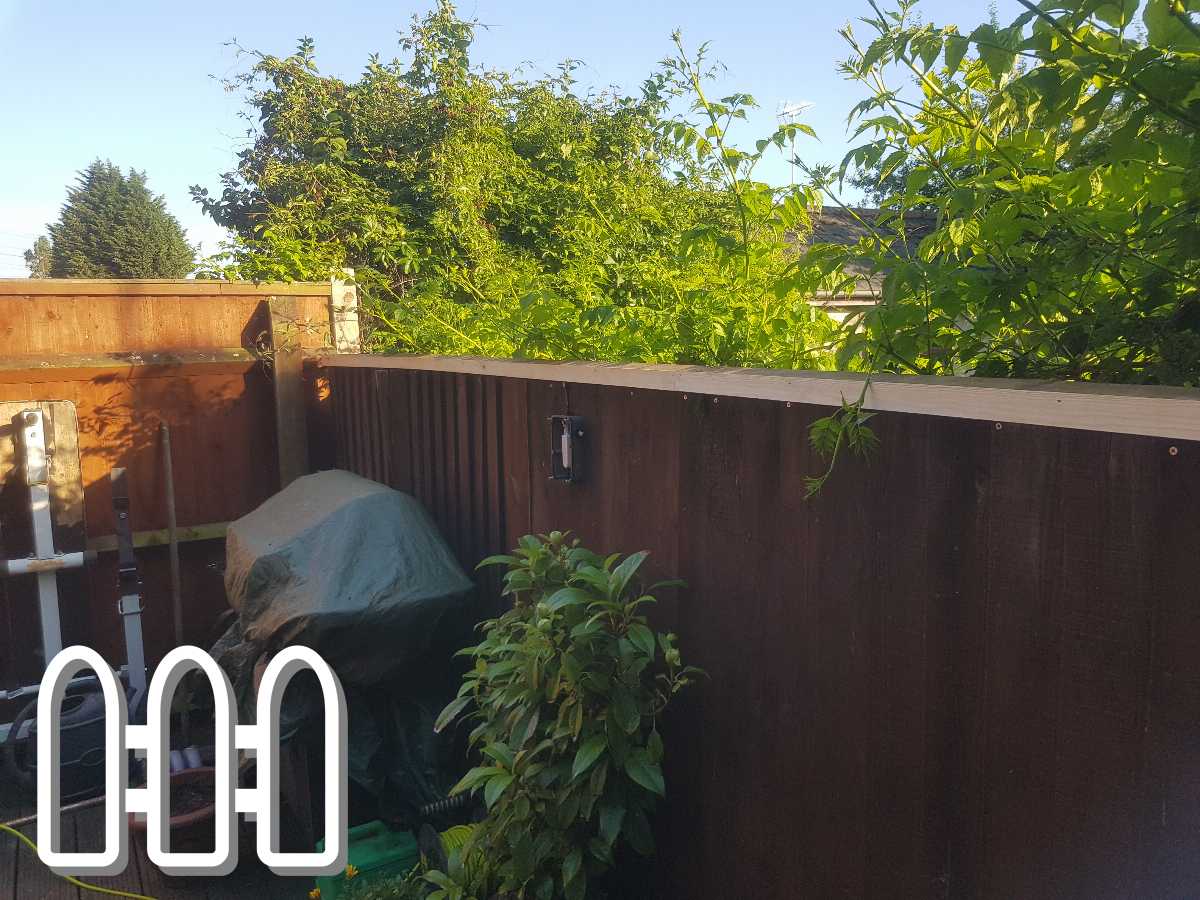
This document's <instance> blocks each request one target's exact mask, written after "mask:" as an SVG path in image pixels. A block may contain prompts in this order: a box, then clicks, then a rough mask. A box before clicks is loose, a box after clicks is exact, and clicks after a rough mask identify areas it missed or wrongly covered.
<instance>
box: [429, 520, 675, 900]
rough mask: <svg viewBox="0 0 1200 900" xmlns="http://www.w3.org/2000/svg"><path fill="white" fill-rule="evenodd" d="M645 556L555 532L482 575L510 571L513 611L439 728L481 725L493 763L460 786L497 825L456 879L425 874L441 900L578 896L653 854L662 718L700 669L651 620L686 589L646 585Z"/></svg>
mask: <svg viewBox="0 0 1200 900" xmlns="http://www.w3.org/2000/svg"><path fill="white" fill-rule="evenodd" d="M646 556H647V554H646V553H644V552H642V553H634V554H632V555H630V556H628V557H625V558H624V559H623V560H622V559H621V558H620V556H619V555H618V554H613V555H611V556H607V557H602V556H599V555H598V554H596V553H593V552H592V551H591V550H588V549H586V548H585V547H582V546H580V543H579V541H578V540H571V539H569V538H568V536H567V535H565V534H563V533H561V532H552V533H550V534H547V535H538V536H533V535H527V536H525V537H523V538H521V541H520V546H518V547H517V549H516V550H514V551H513V554H512V555H507V556H495V557H490V558H489V559H486V560H484V561H483V563H481V564H480V565H505V566H507V567H508V571H507V573H506V574H505V576H504V585H505V586H504V595H505V596H507V597H510V598H511V599H512V608H511V609H509V610H508V611H507V612H505V613H504V614H503V615H501V616H500V617H499V618H497V619H492V620H490V621H488V622H485V623H483V625H482V626H481V628H482V630H483V632H484V639H483V641H482V642H481V643H480V644H479V645H477V646H475V647H470V648H468V649H466V650H464V651H462V652H463V653H464V654H466V655H467V656H469V657H471V658H473V659H474V661H475V665H474V668H472V669H471V671H470V672H468V673H467V675H466V676H465V678H464V681H463V685H462V689H461V690H460V692H459V696H458V698H457V699H455V700H454V701H453V702H452V703H450V705H449V706H447V707H446V709H445V710H444V711H443V712H442V714H441V716H440V717H439V720H438V728H439V729H441V728H445V727H446V726H448V725H449V724H451V723H452V722H456V721H467V722H473V723H475V727H474V730H473V731H472V732H471V736H470V740H471V744H472V745H473V746H474V747H477V748H478V749H479V750H480V751H481V753H482V756H483V757H484V759H483V763H482V764H481V765H479V766H477V767H475V768H473V769H471V770H470V771H469V772H468V773H467V774H466V776H465V777H464V778H463V779H462V780H461V781H460V782H459V783H458V784H457V785H456V786H455V788H454V791H455V792H462V791H478V792H481V793H482V795H483V800H484V802H485V804H486V806H487V810H488V814H487V818H486V819H485V820H484V821H483V822H482V823H480V824H479V825H478V827H477V828H476V831H475V834H474V835H473V837H472V838H471V840H470V841H469V842H468V844H467V845H466V847H464V848H463V851H462V852H461V854H453V855H452V859H451V865H450V867H449V868H450V871H448V872H430V873H427V874H426V878H427V879H428V880H429V881H431V882H432V883H434V884H435V885H436V886H437V890H436V891H435V892H434V893H433V894H431V895H430V896H431V897H434V898H447V900H451V898H467V897H490V896H492V895H493V894H501V895H504V894H511V895H513V896H517V897H532V898H540V900H550V898H557V897H566V898H572V900H578V898H582V897H585V896H587V895H588V894H589V885H595V881H594V879H595V878H596V877H597V876H600V875H602V874H603V873H604V872H606V871H607V870H608V869H610V868H611V867H612V866H613V865H614V862H615V859H616V856H617V854H619V853H620V852H622V849H623V848H624V847H625V846H628V847H630V848H632V849H633V850H634V851H636V852H637V853H640V854H644V855H648V854H650V853H652V852H653V849H654V840H653V835H652V832H651V830H650V823H649V814H650V813H651V811H652V810H653V808H654V806H655V804H656V802H657V801H658V799H659V798H660V797H662V796H663V795H664V793H665V785H664V782H663V773H662V769H661V764H662V759H663V741H662V737H661V736H660V734H659V730H658V723H659V717H660V716H661V715H662V712H663V710H664V709H665V708H666V707H667V705H668V703H669V702H670V700H671V698H672V697H673V696H674V695H675V694H676V693H678V692H679V691H680V690H681V689H683V688H684V687H685V686H686V685H688V684H689V683H690V682H691V681H692V680H693V679H694V677H695V675H696V674H697V671H698V670H696V669H694V668H692V667H688V666H684V665H683V664H682V662H681V660H680V655H679V650H678V649H677V648H676V646H675V637H674V635H671V634H661V633H660V634H656V633H655V632H654V631H652V630H651V628H650V626H649V625H648V624H647V621H646V618H645V617H644V616H643V615H642V610H643V608H644V607H645V606H646V605H648V604H651V603H654V602H655V598H654V597H653V596H652V594H651V593H649V591H653V590H655V589H657V588H659V587H663V586H666V585H668V584H677V582H674V583H671V582H662V583H660V584H657V585H654V586H651V587H649V588H646V589H645V590H643V589H642V587H641V586H640V584H639V581H638V578H637V575H638V571H639V569H640V568H641V566H642V564H643V562H644V561H645V559H646ZM591 893H593V894H594V893H595V891H594V890H592V891H591Z"/></svg>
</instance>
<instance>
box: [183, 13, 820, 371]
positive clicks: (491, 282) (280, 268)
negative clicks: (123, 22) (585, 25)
mask: <svg viewBox="0 0 1200 900" xmlns="http://www.w3.org/2000/svg"><path fill="white" fill-rule="evenodd" d="M474 31H475V26H474V25H473V23H470V22H464V21H462V20H461V19H459V18H458V16H457V15H456V13H455V12H454V9H453V6H452V5H451V4H450V3H448V2H444V0H443V2H441V3H439V5H438V7H437V8H436V9H435V10H434V11H433V12H431V13H430V14H429V15H427V16H425V17H423V18H420V19H418V20H415V21H414V25H413V28H412V29H411V31H410V32H409V33H408V34H407V35H406V36H405V37H404V38H403V40H402V41H401V45H402V50H403V51H404V52H405V56H404V58H403V59H399V60H393V61H391V62H383V61H381V60H380V59H379V58H372V59H371V60H370V62H369V64H368V65H367V68H366V71H365V72H364V73H363V75H362V77H361V78H360V79H359V80H357V81H353V82H346V81H342V80H340V79H337V78H333V77H330V76H326V75H323V74H321V73H320V71H319V70H318V68H317V65H316V60H315V50H314V47H313V44H312V42H311V41H307V40H306V41H304V42H302V43H301V45H300V48H299V50H298V51H297V52H296V53H295V54H293V55H292V56H289V57H286V58H277V57H274V56H265V55H258V56H257V62H256V64H255V65H254V67H253V68H252V69H251V70H250V71H249V72H247V73H246V74H245V75H244V76H243V77H241V78H239V79H238V80H237V81H236V82H235V83H234V84H233V85H231V86H232V87H234V88H236V89H240V90H244V91H245V93H246V96H247V101H248V104H249V107H250V109H251V110H252V113H253V115H252V116H251V120H252V128H253V133H254V142H253V144H252V145H251V146H250V147H249V148H248V149H246V150H245V151H244V152H243V153H242V154H241V157H240V161H239V165H238V168H237V170H236V171H235V172H230V173H228V174H226V175H225V176H224V177H223V182H224V187H223V190H222V192H221V194H220V195H219V196H210V195H209V193H208V192H207V191H206V190H205V189H204V188H201V187H199V186H197V187H196V188H194V189H193V192H194V195H195V196H196V198H197V199H198V200H199V201H200V202H201V203H202V204H203V205H204V208H205V210H206V211H207V212H208V213H209V214H211V215H212V216H213V217H214V218H215V219H216V221H217V222H219V223H220V224H223V225H227V226H229V227H231V228H233V229H234V230H235V231H236V233H237V235H238V238H237V241H236V242H235V244H234V245H233V246H231V247H230V248H229V253H228V254H227V255H226V256H225V257H224V258H222V259H220V260H216V261H214V262H213V265H212V266H211V269H212V272H213V273H214V274H218V273H219V274H225V275H229V276H234V277H246V278H256V279H274V278H325V277H328V276H329V274H330V273H331V272H333V271H335V270H337V269H338V268H340V267H343V266H348V267H352V268H353V269H354V270H355V273H356V279H357V281H358V283H359V285H360V288H361V292H362V294H363V296H364V299H365V303H366V305H367V308H368V310H369V311H370V312H371V313H373V315H374V326H375V327H374V346H375V347H376V348H377V349H381V350H402V351H419V352H435V353H470V354H485V355H492V356H513V355H517V356H525V357H535V358H585V359H605V360H637V361H646V362H682V363H700V364H723V365H763V366H785V367H794V366H821V365H826V366H827V365H830V364H832V356H831V355H829V353H828V350H827V345H828V344H829V342H830V341H831V339H832V334H833V326H832V324H831V323H830V321H829V320H828V319H827V318H826V317H825V316H824V315H823V314H821V313H819V312H816V311H814V310H812V308H811V307H810V306H809V305H808V304H807V303H805V302H804V297H805V292H806V291H807V290H808V289H809V288H811V286H812V285H811V283H810V279H808V273H809V272H810V271H812V270H809V269H806V270H804V275H803V276H802V275H801V274H800V272H799V270H797V269H795V268H793V269H792V270H789V271H788V273H787V274H788V277H786V278H785V277H783V276H784V273H785V270H787V268H788V264H789V262H791V261H792V260H793V259H794V256H795V254H794V253H793V252H792V251H791V249H790V248H791V244H790V242H789V241H788V240H787V235H788V234H790V233H801V234H803V233H804V232H805V231H806V230H807V227H808V217H807V209H806V205H807V204H808V203H810V202H812V200H813V199H814V195H813V194H811V193H805V192H801V191H796V192H781V191H773V190H771V189H770V188H767V187H766V186H765V185H761V184H755V183H753V182H751V181H750V180H749V175H750V170H751V169H752V164H753V162H754V161H755V160H756V159H757V157H758V156H759V155H761V154H762V152H764V151H766V150H768V149H775V150H777V149H778V148H779V147H781V146H782V142H781V141H780V140H778V139H775V140H771V141H768V142H767V143H766V144H764V145H763V146H760V148H759V150H758V152H757V153H756V154H745V155H742V154H738V155H736V156H734V155H733V154H736V153H737V151H736V150H735V148H732V147H730V146H729V145H728V143H727V142H726V141H725V139H724V135H725V128H726V127H727V125H728V117H730V116H732V117H735V118H736V117H737V116H744V110H745V107H746V106H747V105H749V104H751V103H752V102H753V101H752V100H751V98H749V97H748V96H747V95H738V96H737V97H732V98H726V99H725V100H723V101H721V102H720V103H709V102H708V101H707V100H706V99H704V98H703V96H702V95H699V99H698V101H697V105H696V107H695V110H694V112H697V113H700V114H701V118H702V119H703V120H704V121H703V123H702V124H701V125H699V126H698V127H699V129H700V130H701V131H705V132H706V133H705V134H702V135H698V134H697V132H696V130H695V129H693V128H692V126H691V125H690V123H688V122H687V121H674V120H672V119H671V117H670V116H669V114H668V113H669V110H670V108H671V105H672V103H674V102H675V101H676V100H677V99H678V98H679V96H680V94H681V93H682V92H688V93H691V92H692V91H693V89H696V90H699V89H700V85H701V84H702V79H699V78H698V77H696V76H697V75H698V73H697V72H696V71H693V70H691V69H690V68H688V66H689V63H688V61H687V60H686V59H683V58H680V59H672V60H669V61H668V63H667V65H666V66H665V68H664V69H663V70H662V71H660V72H657V73H655V74H653V75H652V76H651V77H650V78H649V79H647V81H646V83H645V85H644V86H643V89H642V91H641V92H640V93H639V94H637V95H636V96H620V95H617V94H612V93H602V94H580V93H578V92H577V91H576V89H575V82H574V79H573V77H572V72H573V69H574V67H575V64H574V63H572V62H567V63H564V64H563V66H562V67H561V71H560V72H559V73H558V74H557V75H555V76H553V77H542V78H537V79H532V80H530V79H525V78H523V77H520V76H518V75H514V74H509V73H504V72H495V71H481V70H479V69H477V68H473V67H472V66H471V65H470V62H469V55H468V54H469V51H470V46H471V42H472V40H473V37H474ZM713 114H715V115H716V118H713ZM664 122H665V123H666V124H665V127H664ZM709 130H714V131H719V132H720V133H719V134H715V133H714V134H708V133H707V131H709ZM812 348H824V349H818V350H814V349H812ZM822 354H824V355H822Z"/></svg>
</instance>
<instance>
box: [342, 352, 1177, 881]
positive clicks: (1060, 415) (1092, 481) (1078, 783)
mask: <svg viewBox="0 0 1200 900" xmlns="http://www.w3.org/2000/svg"><path fill="white" fill-rule="evenodd" d="M327 372H328V373H329V375H330V379H331V384H332V406H333V413H334V417H335V421H336V429H337V448H338V454H339V461H340V462H341V464H342V465H344V466H346V467H348V468H351V469H353V470H354V471H357V472H359V473H361V474H363V475H366V476H368V477H371V478H375V479H378V480H380V481H385V482H387V483H389V484H391V485H394V486H395V487H397V488H400V489H402V490H406V491H409V492H411V493H413V494H415V495H416V496H417V497H419V498H420V499H421V500H422V501H424V502H425V503H426V504H427V505H428V507H429V508H430V509H431V511H432V512H433V514H434V515H435V517H436V518H437V520H438V522H439V524H440V525H441V527H442V529H443V530H444V532H445V534H446V535H447V537H448V538H449V539H450V541H451V542H452V544H453V545H454V547H455V548H456V550H457V552H458V554H459V556H460V559H461V561H462V563H463V564H464V565H466V566H471V565H473V564H474V563H475V562H476V561H477V560H478V559H479V558H481V557H482V556H484V555H485V554H487V553H492V552H497V551H501V550H504V549H505V548H507V547H510V546H512V544H513V543H514V541H515V540H516V538H517V537H518V536H519V535H521V534H522V533H525V532H528V531H536V530H548V529H555V528H557V529H568V528H569V529H573V530H574V531H576V532H577V533H578V534H579V535H580V536H581V537H583V538H584V540H585V541H586V542H587V543H588V545H589V546H592V547H594V548H595V549H597V550H602V551H615V550H621V551H627V552H628V551H633V550H638V549H648V550H650V551H652V553H653V557H652V559H653V563H654V567H655V569H656V572H657V573H659V574H670V575H679V576H681V577H682V578H684V579H686V580H687V582H688V584H689V587H688V588H687V589H686V590H685V591H682V592H681V593H680V594H679V596H678V597H676V598H670V599H668V600H667V601H666V602H664V603H663V604H662V606H661V608H660V609H659V610H658V613H657V615H658V617H659V623H660V624H661V625H662V626H665V627H670V628H672V629H673V630H675V631H676V632H678V634H679V635H680V642H681V646H682V649H683V652H684V654H685V657H686V658H687V659H689V660H690V661H691V662H693V663H695V664H697V665H700V666H702V667H704V668H705V669H706V670H707V671H708V673H709V675H710V676H711V678H710V680H709V681H707V682H706V683H704V684H703V685H702V686H700V687H698V688H696V689H695V690H693V691H692V692H691V694H690V695H689V696H686V697H684V698H683V699H682V700H681V703H680V706H679V708H678V710H677V711H676V712H675V714H674V715H673V716H672V717H671V721H670V723H669V727H670V735H669V737H670V740H669V741H668V744H667V746H668V755H669V760H668V763H669V767H668V783H669V795H670V799H669V803H668V804H667V807H666V809H665V811H664V813H663V815H662V816H661V817H660V820H659V835H660V842H661V862H662V865H661V867H660V872H661V879H662V880H661V883H660V885H659V890H660V896H663V897H677V898H689V900H700V898H702V900H708V898H712V900H717V898H720V900H726V898H734V897H754V898H759V900H766V898H780V900H784V898H787V900H792V898H797V897H812V898H831V897H850V898H882V897H896V898H926V897H929V898H943V897H944V898H951V897H952V898H968V897H969V898H996V900H1012V898H1023V900H1029V898H1055V900H1063V898H1079V900H1084V898H1086V900H1098V898H1110V897H1111V898H1117V897H1122V898H1130V897H1139V898H1140V897H1146V898H1150V897H1153V898H1168V897H1172V898H1174V897H1179V898H1182V897H1193V896H1196V894H1197V891H1198V890H1200V888H1198V886H1200V591H1198V590H1197V573H1198V571H1200V569H1198V566H1197V559H1198V554H1200V399H1198V398H1200V394H1198V392H1195V391H1179V390H1156V389H1150V390H1122V389H1118V388H1100V387H1089V386H1063V385H1059V386H1055V385H1029V384H1020V383H1012V382H987V381H982V380H957V379H950V380H945V381H940V382H926V381H922V380H920V379H908V380H904V379H896V380H889V379H881V380H879V381H877V382H876V383H875V384H874V385H873V387H872V388H871V390H870V391H869V393H868V395H867V396H868V400H869V402H870V404H871V405H873V406H875V407H876V408H880V409H882V410H885V411H884V412H881V413H880V414H879V415H878V416H877V418H876V419H874V420H873V422H872V424H873V426H875V427H876V430H877V431H878V433H879V436H880V438H881V440H882V449H881V451H880V453H879V455H878V458H877V459H876V460H875V461H874V462H873V463H871V464H870V465H865V464H863V463H861V462H859V461H856V460H853V459H850V458H846V459H844V460H843V461H841V462H840V463H839V465H838V468H837V471H836V474H835V475H834V476H833V478H832V479H831V480H830V482H829V484H828V486H827V487H826V489H825V491H824V493H823V495H822V496H820V497H819V498H818V499H816V500H814V501H812V502H806V501H805V500H804V499H803V496H804V478H805V476H806V475H810V474H813V473H816V472H818V471H820V469H821V467H822V463H821V461H820V460H818V459H816V458H815V457H814V455H813V453H812V451H811V450H810V448H809V443H808V437H807V427H808V425H809V423H810V422H812V420H813V419H814V418H816V417H817V416H820V415H824V414H825V413H827V411H828V409H829V406H828V404H830V403H836V402H837V401H838V399H839V398H840V397H841V396H842V394H845V396H847V397H848V398H853V397H855V396H857V394H858V389H859V388H858V385H859V382H858V381H857V380H856V379H853V378H837V377H825V376H805V375H800V374H796V375H789V374H787V373H755V372H730V371H713V370H692V369H683V368H676V367H637V366H600V365H586V364H533V363H514V362H498V361H479V360H454V359H429V358H412V359H402V358H399V359H380V358H367V357H344V358H340V359H336V360H330V361H329V365H328V368H327ZM567 412H569V413H572V414H576V415H582V416H584V417H585V419H586V423H587V433H588V436H589V437H588V447H587V451H588V457H589V462H588V475H587V480H586V481H585V482H584V483H581V484H567V483H562V482H555V481H550V480H549V479H548V477H547V476H548V474H549V455H550V435H549V428H548V424H547V417H548V416H550V415H551V414H556V413H567ZM1056 426H1069V427H1056Z"/></svg>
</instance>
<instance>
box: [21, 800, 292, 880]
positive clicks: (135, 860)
mask: <svg viewBox="0 0 1200 900" xmlns="http://www.w3.org/2000/svg"><path fill="white" fill-rule="evenodd" d="M30 812H31V807H30V804H29V803H28V802H26V801H25V800H24V799H22V798H19V797H15V796H13V794H12V792H9V793H6V794H3V795H0V822H8V821H12V820H14V819H18V818H21V817H22V816H25V815H28V814H29V813H30ZM103 815H104V813H103V807H102V806H98V807H94V808H92V809H86V810H78V811H76V812H73V813H69V814H68V815H67V816H66V817H65V818H64V819H63V849H64V850H76V849H95V848H97V847H99V845H100V840H101V838H100V829H101V820H102V818H103ZM36 829H37V826H36V824H34V823H30V824H28V825H25V826H23V827H21V829H20V831H21V833H22V834H25V835H27V836H28V837H29V838H30V839H33V840H36V834H35V832H36ZM83 880H84V881H88V882H91V883H93V884H97V885H101V886H103V887H108V888H116V889H118V890H123V891H129V892H131V893H134V894H142V895H145V896H147V897H152V898H154V900H235V898H243V897H244V898H254V900H282V898H295V897H304V896H306V895H307V893H308V890H309V888H311V887H312V882H311V880H309V879H306V878H282V877H280V876H277V875H273V874H272V873H271V872H269V871H268V870H267V869H265V868H264V867H263V866H262V865H260V864H259V862H258V860H257V859H255V858H254V853H253V848H252V847H248V846H246V845H245V844H244V845H243V848H242V862H241V865H239V866H238V869H237V870H236V871H235V872H233V873H232V874H230V875H226V876H224V877H221V878H202V877H192V878H174V877H171V876H167V875H163V874H162V873H161V872H160V871H159V870H158V868H157V867H156V866H154V865H153V864H152V863H151V862H150V860H149V858H148V857H147V856H146V845H145V841H144V839H143V837H142V835H140V834H132V835H130V842H129V865H128V867H127V868H126V870H125V871H124V872H123V873H121V874H120V875H113V876H110V877H107V878H99V877H92V878H85V879H83ZM98 896H100V895H98V894H93V893H90V892H81V891H80V890H79V889H78V888H76V887H75V886H74V885H72V884H70V883H68V882H66V881H64V880H63V879H61V878H59V877H58V876H56V875H55V874H54V873H52V872H51V871H50V870H49V869H47V868H46V867H45V866H43V865H42V864H41V862H40V861H39V860H38V858H37V857H36V856H35V855H34V853H33V852H32V851H31V850H30V849H29V848H28V847H25V846H24V845H22V844H19V843H18V842H17V841H16V840H15V839H14V838H12V837H11V836H9V835H4V834H0V900H29V898H39V900H90V898H93V897H98Z"/></svg>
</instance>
